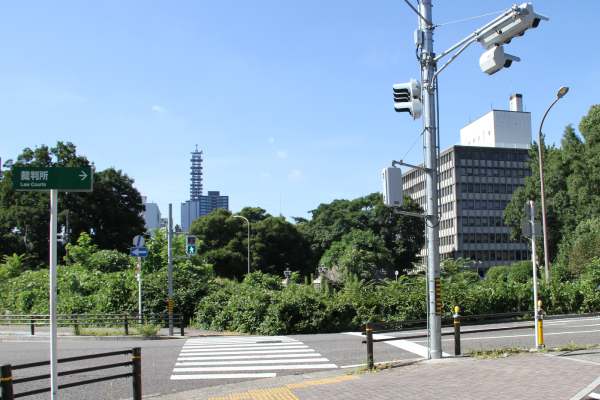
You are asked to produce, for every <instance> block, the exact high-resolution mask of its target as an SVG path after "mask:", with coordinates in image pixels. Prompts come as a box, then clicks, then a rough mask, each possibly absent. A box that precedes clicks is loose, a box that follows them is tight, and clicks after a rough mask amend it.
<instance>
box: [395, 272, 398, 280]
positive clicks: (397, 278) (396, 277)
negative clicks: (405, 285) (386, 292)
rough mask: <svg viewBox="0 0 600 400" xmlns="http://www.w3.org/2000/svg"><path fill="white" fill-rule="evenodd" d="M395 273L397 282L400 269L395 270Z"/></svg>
mask: <svg viewBox="0 0 600 400" xmlns="http://www.w3.org/2000/svg"><path fill="white" fill-rule="evenodd" d="M394 274H396V282H398V271H394Z"/></svg>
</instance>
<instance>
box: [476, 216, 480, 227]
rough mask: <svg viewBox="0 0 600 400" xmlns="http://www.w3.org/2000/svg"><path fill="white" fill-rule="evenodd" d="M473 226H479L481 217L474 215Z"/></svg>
mask: <svg viewBox="0 0 600 400" xmlns="http://www.w3.org/2000/svg"><path fill="white" fill-rule="evenodd" d="M475 226H481V217H475Z"/></svg>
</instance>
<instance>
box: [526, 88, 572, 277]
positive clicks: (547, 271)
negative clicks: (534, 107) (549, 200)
mask: <svg viewBox="0 0 600 400" xmlns="http://www.w3.org/2000/svg"><path fill="white" fill-rule="evenodd" d="M568 91H569V88H568V87H566V86H563V87H561V88H560V89H558V93H556V99H555V100H554V101H553V102H552V104H550V107H548V109H547V110H546V113H545V114H544V117H543V118H542V122H540V129H539V131H538V150H539V153H540V154H539V159H540V182H541V192H542V219H543V221H544V266H545V269H544V272H545V274H546V284H548V283H550V261H549V259H548V226H547V223H546V194H545V193H544V166H543V163H542V125H544V120H545V119H546V115H548V111H550V109H551V108H552V106H553V105H554V104H555V103H556V102H557V101H558V100H560V99H562V98H563V96H564V95H565V94H567V92H568ZM532 218H533V217H532ZM535 261H536V260H533V263H534V264H535Z"/></svg>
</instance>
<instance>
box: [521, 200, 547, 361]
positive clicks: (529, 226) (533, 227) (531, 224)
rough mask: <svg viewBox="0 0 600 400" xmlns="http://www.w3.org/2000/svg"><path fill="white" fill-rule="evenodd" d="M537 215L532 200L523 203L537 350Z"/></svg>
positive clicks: (524, 230)
mask: <svg viewBox="0 0 600 400" xmlns="http://www.w3.org/2000/svg"><path fill="white" fill-rule="evenodd" d="M536 214H537V206H536V205H535V202H534V201H533V200H529V201H528V202H526V203H525V215H527V216H528V217H529V219H524V220H523V221H522V230H523V236H531V264H532V265H533V313H534V319H535V348H536V350H539V349H540V348H542V347H543V345H541V344H540V340H539V338H540V335H539V324H538V321H539V318H540V316H539V313H538V287H537V265H536V261H537V256H536V254H535V252H536V249H535V238H536V237H538V236H542V226H541V224H540V221H536V220H535V215H536Z"/></svg>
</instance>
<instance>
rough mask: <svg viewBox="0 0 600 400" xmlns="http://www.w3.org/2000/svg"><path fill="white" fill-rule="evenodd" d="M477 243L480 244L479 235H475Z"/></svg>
mask: <svg viewBox="0 0 600 400" xmlns="http://www.w3.org/2000/svg"><path fill="white" fill-rule="evenodd" d="M475 237H476V240H477V243H481V233H478V234H476V235H475Z"/></svg>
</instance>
